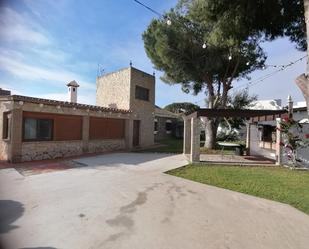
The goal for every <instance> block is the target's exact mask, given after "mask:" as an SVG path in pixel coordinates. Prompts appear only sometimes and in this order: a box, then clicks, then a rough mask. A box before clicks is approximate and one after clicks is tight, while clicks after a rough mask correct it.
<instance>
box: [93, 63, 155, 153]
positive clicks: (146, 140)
mask: <svg viewBox="0 0 309 249" xmlns="http://www.w3.org/2000/svg"><path fill="white" fill-rule="evenodd" d="M136 86H140V87H143V88H146V89H148V90H149V100H148V101H146V100H140V99H137V98H136V97H135V90H136ZM96 101H97V102H96V104H97V105H98V106H103V107H110V108H124V109H129V110H131V111H132V113H133V116H132V118H133V119H134V120H140V130H139V132H140V136H139V139H140V141H139V145H140V146H141V147H146V146H150V145H152V144H153V143H154V134H153V130H154V111H155V105H154V103H155V77H154V76H153V75H150V74H147V73H145V72H142V71H140V70H138V69H136V68H133V67H129V68H125V69H122V70H119V71H117V72H114V73H110V74H106V75H103V76H101V77H99V78H97V97H96Z"/></svg>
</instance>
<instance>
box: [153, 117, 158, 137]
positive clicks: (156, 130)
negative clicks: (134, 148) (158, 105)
mask: <svg viewBox="0 0 309 249" xmlns="http://www.w3.org/2000/svg"><path fill="white" fill-rule="evenodd" d="M153 133H154V134H157V133H158V120H157V119H155V120H154V131H153Z"/></svg>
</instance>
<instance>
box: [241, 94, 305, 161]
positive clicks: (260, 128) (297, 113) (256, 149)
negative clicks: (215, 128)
mask: <svg viewBox="0 0 309 249" xmlns="http://www.w3.org/2000/svg"><path fill="white" fill-rule="evenodd" d="M251 108H252V109H259V110H265V109H268V110H283V109H284V107H282V106H281V100H268V101H265V100H264V101H258V102H257V104H256V105H254V106H253V107H251ZM287 109H290V110H291V111H290V113H291V115H292V117H293V119H294V120H296V121H300V122H302V123H308V113H307V107H306V102H298V103H297V104H296V105H295V106H294V105H293V101H292V99H291V97H290V96H289V98H288V103H287ZM285 116H287V115H285ZM250 121H251V123H250V124H248V125H247V129H249V131H248V133H247V134H249V140H248V139H247V141H249V142H248V144H247V147H248V148H249V149H250V155H262V156H264V157H266V158H270V159H273V160H276V161H277V162H279V161H281V159H280V158H283V156H282V153H283V152H282V148H281V147H280V146H278V139H281V134H278V130H277V127H278V122H279V121H277V120H276V119H274V118H273V119H268V120H265V119H264V118H263V117H257V118H253V119H251V120H250ZM304 129H307V128H306V127H304ZM306 154H308V151H307V152H306ZM308 159H309V158H308Z"/></svg>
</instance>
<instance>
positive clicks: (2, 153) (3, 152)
mask: <svg viewBox="0 0 309 249" xmlns="http://www.w3.org/2000/svg"><path fill="white" fill-rule="evenodd" d="M8 147H9V146H8V143H6V142H4V141H0V160H1V161H2V160H3V161H7V160H8Z"/></svg>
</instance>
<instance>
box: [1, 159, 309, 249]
mask: <svg viewBox="0 0 309 249" xmlns="http://www.w3.org/2000/svg"><path fill="white" fill-rule="evenodd" d="M185 164H186V162H185V161H184V159H183V157H182V155H173V156H170V155H169V156H168V155H162V154H143V153H141V154H133V153H132V154H127V153H119V154H111V155H104V156H96V157H92V158H83V159H76V160H75V165H76V166H77V167H78V168H72V169H66V170H60V171H54V172H49V173H43V174H35V175H27V176H22V175H20V174H19V173H18V172H17V171H15V170H14V169H3V170H1V171H0V183H1V188H0V207H1V208H0V210H1V212H0V219H1V226H0V236H1V240H2V242H3V243H4V246H5V248H7V249H11V248H12V249H15V248H23V249H25V248H27V249H34V248H37V249H38V248H45V249H55V248H57V249H87V248H93V249H100V248H104V249H105V248H107V249H108V248H115V249H139V248H140V249H174V248H175V249H176V248H177V249H189V248H193V249H200V248H203V249H205V248H207V249H212V248H216V249H224V248H230V249H232V248H235V249H240V248H246V249H247V248H248V249H252V248H253V249H254V248H271V249H274V248H280V249H284V248H290V249H298V248H304V249H305V248H306V249H308V245H309V236H308V234H309V216H307V215H306V214H304V213H302V212H300V211H298V210H296V209H294V208H292V207H290V206H288V205H284V204H280V203H276V202H272V201H268V200H264V199H260V198H255V197H252V196H248V195H244V194H240V193H236V192H232V191H228V190H224V189H220V188H216V187H211V186H207V185H203V184H199V183H195V182H191V181H188V180H184V179H181V178H177V177H174V176H170V175H166V174H163V173H162V172H163V171H165V170H167V169H170V168H174V167H179V166H181V165H185ZM86 165H88V166H87V167H86Z"/></svg>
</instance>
